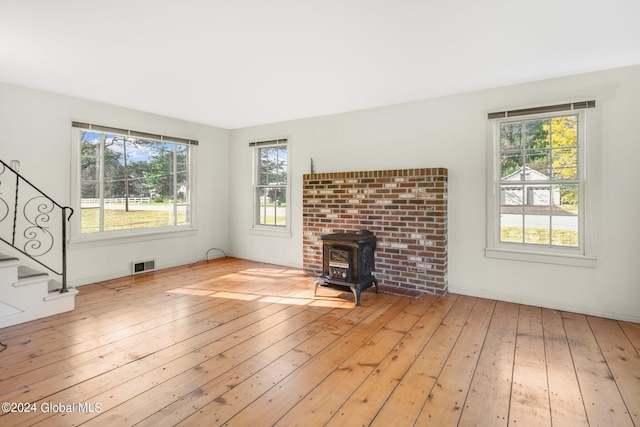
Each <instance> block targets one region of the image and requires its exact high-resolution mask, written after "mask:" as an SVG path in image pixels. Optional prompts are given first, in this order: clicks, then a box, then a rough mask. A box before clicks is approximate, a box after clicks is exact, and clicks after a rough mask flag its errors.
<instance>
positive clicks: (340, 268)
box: [313, 230, 380, 306]
mask: <svg viewBox="0 0 640 427" xmlns="http://www.w3.org/2000/svg"><path fill="white" fill-rule="evenodd" d="M320 240H322V276H320V277H319V278H318V280H316V284H315V288H314V290H313V295H314V296H315V295H316V292H317V290H318V286H320V285H322V286H329V287H337V288H346V287H349V288H350V289H351V291H352V292H353V295H354V297H355V300H356V301H355V302H356V306H359V305H360V293H361V292H362V291H364V290H366V289H368V288H370V287H371V285H375V287H376V293H379V292H380V291H379V289H378V280H377V279H376V278H375V276H373V274H371V273H372V271H373V270H374V268H375V259H374V252H375V250H376V236H374V235H373V233H371V232H370V231H368V230H360V231H357V232H355V233H334V234H326V235H324V236H320Z"/></svg>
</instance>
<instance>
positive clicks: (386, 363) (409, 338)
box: [327, 297, 456, 426]
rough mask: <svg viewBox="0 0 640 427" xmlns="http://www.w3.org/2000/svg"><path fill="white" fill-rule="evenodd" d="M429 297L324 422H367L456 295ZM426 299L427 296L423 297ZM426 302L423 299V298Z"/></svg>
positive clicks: (391, 389) (329, 423) (338, 424)
mask: <svg viewBox="0 0 640 427" xmlns="http://www.w3.org/2000/svg"><path fill="white" fill-rule="evenodd" d="M433 298H435V297H429V300H430V301H429V302H430V303H431V302H432V304H425V305H426V306H428V307H429V309H428V311H426V312H425V313H424V314H423V315H422V316H421V318H420V319H418V321H417V322H416V323H415V325H413V327H412V328H411V329H410V330H409V331H408V332H407V334H406V335H405V336H404V338H403V339H402V340H401V341H400V342H399V343H398V345H396V346H395V347H394V348H393V350H392V351H391V352H390V353H389V354H388V355H387V357H385V359H384V360H383V361H382V362H381V363H380V365H378V367H377V369H375V370H374V371H373V372H372V373H371V374H370V375H369V376H368V377H367V378H366V379H365V381H363V382H362V384H360V386H359V387H358V389H357V390H356V391H355V392H354V393H353V394H352V395H351V396H350V397H349V398H348V399H347V400H346V401H345V402H344V404H343V405H342V406H340V407H339V408H337V409H336V411H335V415H334V416H333V417H332V418H331V419H330V420H329V422H328V423H327V426H345V425H369V423H370V422H371V421H372V420H373V418H374V417H375V416H376V414H377V413H378V412H379V411H380V409H381V408H382V407H383V406H384V404H385V402H386V400H387V399H388V397H389V396H390V395H391V393H392V392H393V390H395V388H396V387H397V385H398V383H399V382H400V380H401V379H402V377H403V376H404V375H405V374H406V372H407V371H408V370H409V368H410V367H411V365H412V364H413V361H414V360H415V358H416V357H417V356H418V354H419V353H420V351H421V350H422V348H423V347H424V345H425V341H426V340H427V337H430V336H431V335H432V334H433V331H435V330H436V328H437V327H438V325H439V324H440V322H441V321H442V319H443V318H444V317H445V316H446V314H447V313H448V312H449V310H450V309H451V307H452V306H453V304H454V303H455V301H456V299H455V298H451V297H447V298H437V299H434V300H432V299H433ZM425 299H426V297H425ZM425 303H426V301H425Z"/></svg>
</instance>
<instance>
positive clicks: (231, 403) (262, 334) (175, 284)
mask: <svg viewBox="0 0 640 427" xmlns="http://www.w3.org/2000/svg"><path fill="white" fill-rule="evenodd" d="M313 283H314V279H313V278H312V277H309V276H305V275H304V274H303V273H302V272H301V271H300V270H296V269H290V268H286V267H279V266H275V265H268V264H260V263H255V262H250V261H245V260H239V259H233V258H225V259H219V260H215V261H211V262H209V263H199V264H196V265H194V266H191V267H181V268H174V269H168V270H163V271H158V272H154V273H148V274H145V275H140V276H134V277H127V278H123V279H118V280H112V281H108V282H102V283H97V284H93V285H87V286H83V287H81V288H79V290H80V294H79V296H78V298H77V301H76V307H77V308H76V310H75V311H73V312H70V313H64V314H60V315H57V316H53V317H49V318H45V319H41V320H37V321H33V322H29V323H25V324H22V325H17V326H14V327H9V328H4V329H0V341H1V342H2V343H3V344H6V345H7V348H6V349H5V350H4V351H2V352H0V402H10V403H14V404H15V405H14V409H22V410H23V412H22V413H15V412H14V413H5V412H0V425H2V426H19V425H33V424H37V425H43V426H45V425H46V426H57V425H59V426H71V425H85V426H94V425H95V426H107V425H108V426H129V425H141V426H155V427H158V426H167V425H181V426H182V425H184V426H205V425H206V426H209V425H226V424H228V425H235V426H253V427H259V426H268V425H304V426H306V427H311V426H320V425H335V426H360V425H372V426H410V425H433V426H455V425H460V426H468V425H480V426H507V425H512V426H551V425H554V426H573V425H591V426H632V425H636V426H638V425H640V325H638V324H634V323H628V322H620V321H613V320H607V319H602V318H598V317H591V316H584V315H580V314H574V313H567V312H559V311H555V310H549V309H541V308H537V307H530V306H525V305H518V304H511V303H504V302H497V301H492V300H486V299H480V298H472V297H466V296H460V295H453V294H450V295H448V296H446V297H443V298H436V297H430V296H424V297H422V298H420V299H410V298H406V297H398V296H393V295H387V294H379V295H376V294H375V292H373V291H372V290H368V291H366V292H363V294H362V306H361V307H354V304H353V295H352V294H351V293H350V292H340V291H336V290H333V289H328V288H320V289H319V290H318V296H317V297H316V298H314V297H313V296H312V290H313ZM24 403H26V404H28V406H27V407H22V406H21V405H19V404H24ZM26 410H31V412H24V411H26ZM47 411H48V412H47Z"/></svg>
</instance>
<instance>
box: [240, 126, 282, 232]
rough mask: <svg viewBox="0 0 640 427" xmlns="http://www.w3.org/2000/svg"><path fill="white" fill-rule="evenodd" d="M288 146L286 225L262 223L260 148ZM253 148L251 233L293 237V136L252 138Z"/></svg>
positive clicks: (250, 143) (251, 146)
mask: <svg viewBox="0 0 640 427" xmlns="http://www.w3.org/2000/svg"><path fill="white" fill-rule="evenodd" d="M283 145H284V146H286V148H287V169H286V173H287V181H286V184H285V185H286V189H285V194H286V199H287V202H286V206H285V208H284V209H285V218H286V220H285V225H269V224H260V218H259V208H260V207H259V205H258V199H257V197H256V192H257V189H258V187H259V173H260V156H259V149H260V148H270V147H277V146H283ZM249 146H250V148H251V152H252V155H251V170H252V175H253V176H252V186H251V187H252V188H251V207H252V212H253V214H252V215H251V220H252V224H251V227H250V229H249V231H250V232H251V234H256V235H264V236H274V237H291V138H290V137H287V136H284V137H277V138H261V139H256V140H251V141H250V142H249Z"/></svg>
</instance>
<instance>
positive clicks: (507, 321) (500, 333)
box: [459, 302, 519, 427]
mask: <svg viewBox="0 0 640 427" xmlns="http://www.w3.org/2000/svg"><path fill="white" fill-rule="evenodd" d="M518 311H519V307H518V305H517V304H511V303H506V302H498V303H497V304H496V307H495V309H494V311H493V317H492V318H491V323H490V324H489V329H488V331H487V336H486V338H485V341H484V345H483V347H482V353H481V354H480V357H479V359H478V365H477V367H476V371H475V374H474V377H473V380H472V382H471V385H470V387H469V394H468V396H467V400H466V401H465V408H464V411H463V412H462V415H461V417H460V423H459V424H460V425H461V426H495V427H498V426H506V425H507V424H508V420H509V400H510V397H511V382H512V379H513V360H514V356H515V345H516V333H517V329H518Z"/></svg>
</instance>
